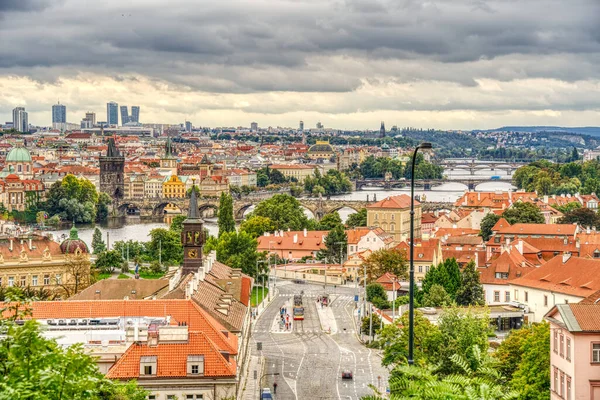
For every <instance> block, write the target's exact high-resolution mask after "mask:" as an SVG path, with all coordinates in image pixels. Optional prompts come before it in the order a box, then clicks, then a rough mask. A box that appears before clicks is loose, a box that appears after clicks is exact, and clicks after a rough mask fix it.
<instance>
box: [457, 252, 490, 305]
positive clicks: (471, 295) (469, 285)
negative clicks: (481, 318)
mask: <svg viewBox="0 0 600 400" xmlns="http://www.w3.org/2000/svg"><path fill="white" fill-rule="evenodd" d="M456 303H457V304H458V305H461V306H480V305H483V304H485V299H484V296H483V285H482V284H481V282H480V281H479V271H477V267H476V266H475V261H473V260H471V261H470V262H469V263H468V264H467V265H466V266H465V267H464V269H463V271H462V274H461V286H460V288H459V289H458V291H457V292H456Z"/></svg>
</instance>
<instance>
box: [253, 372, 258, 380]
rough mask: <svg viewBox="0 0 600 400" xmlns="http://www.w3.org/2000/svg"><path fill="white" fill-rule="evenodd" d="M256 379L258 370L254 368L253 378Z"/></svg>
mask: <svg viewBox="0 0 600 400" xmlns="http://www.w3.org/2000/svg"><path fill="white" fill-rule="evenodd" d="M257 379H258V371H257V370H254V380H257Z"/></svg>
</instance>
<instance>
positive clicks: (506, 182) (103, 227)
mask: <svg viewBox="0 0 600 400" xmlns="http://www.w3.org/2000/svg"><path fill="white" fill-rule="evenodd" d="M445 175H446V176H447V177H448V179H449V180H453V179H462V178H468V177H469V176H471V177H472V175H470V174H469V171H466V170H460V169H455V170H454V171H446V172H445ZM494 175H499V176H501V180H498V181H493V182H486V183H482V184H480V185H478V186H477V188H476V189H477V191H481V192H489V191H508V190H514V189H516V188H515V187H514V186H513V185H511V183H510V178H511V175H508V174H507V171H499V170H495V171H492V170H479V171H476V172H475V177H476V178H481V177H491V176H494ZM465 190H466V186H465V185H463V184H461V183H457V182H456V183H455V182H448V183H444V184H442V185H439V186H435V187H433V188H432V190H428V191H424V190H422V189H421V190H415V194H416V195H420V196H421V198H422V199H425V201H434V202H454V201H456V200H457V199H458V198H459V197H460V196H462V194H463V193H464V191H465ZM399 194H410V189H408V188H406V189H395V190H382V189H373V190H369V189H364V190H361V191H357V192H352V193H347V194H344V195H340V196H333V197H332V198H335V199H340V200H366V199H367V195H368V196H369V199H370V200H372V199H373V196H376V197H377V200H381V199H383V198H385V197H388V196H395V195H399ZM252 208H253V207H250V209H248V211H246V213H248V212H251V211H252ZM352 213H354V210H352V209H350V208H343V209H341V210H340V211H339V214H340V217H341V218H342V220H343V221H345V220H346V218H348V216H349V215H350V214H352ZM305 214H306V215H307V216H308V217H309V218H313V215H312V213H311V212H310V211H308V210H305ZM171 218H172V216H166V217H164V219H163V218H161V217H158V219H154V220H142V219H140V218H139V217H123V218H119V219H112V220H111V221H109V222H107V223H102V224H98V225H96V226H97V227H98V228H99V229H100V231H102V237H103V238H104V240H105V241H106V234H107V233H108V235H109V238H110V243H114V242H115V241H119V240H129V239H131V240H137V241H147V240H148V235H149V233H150V231H151V230H152V229H154V228H166V227H168V223H170V219H171ZM205 226H206V228H207V229H208V231H209V232H210V234H211V235H216V234H217V233H218V231H219V230H218V227H217V221H216V218H205ZM77 228H78V230H79V237H80V238H81V239H82V240H84V241H85V242H86V243H87V244H88V245H90V244H91V243H92V235H93V233H94V228H95V226H93V225H89V224H88V225H81V226H77ZM51 233H53V234H54V237H55V238H60V237H61V236H62V235H65V237H66V236H68V235H69V229H61V230H56V231H51Z"/></svg>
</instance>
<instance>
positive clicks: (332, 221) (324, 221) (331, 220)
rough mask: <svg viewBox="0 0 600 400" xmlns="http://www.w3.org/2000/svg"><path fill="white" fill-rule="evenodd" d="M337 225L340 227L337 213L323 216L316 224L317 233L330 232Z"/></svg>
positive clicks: (340, 222)
mask: <svg viewBox="0 0 600 400" xmlns="http://www.w3.org/2000/svg"><path fill="white" fill-rule="evenodd" d="M338 225H342V218H341V217H340V214H338V212H337V211H334V212H332V213H329V214H325V216H324V217H323V218H321V220H320V221H319V222H318V224H317V230H318V231H330V230H332V229H333V228H335V227H336V226H338Z"/></svg>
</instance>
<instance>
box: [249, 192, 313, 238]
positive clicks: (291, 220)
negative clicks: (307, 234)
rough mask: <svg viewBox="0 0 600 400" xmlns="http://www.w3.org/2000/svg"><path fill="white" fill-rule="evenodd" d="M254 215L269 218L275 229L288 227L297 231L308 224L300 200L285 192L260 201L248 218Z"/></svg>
mask: <svg viewBox="0 0 600 400" xmlns="http://www.w3.org/2000/svg"><path fill="white" fill-rule="evenodd" d="M254 216H259V217H266V218H269V219H271V221H273V224H274V225H275V229H276V230H280V229H281V230H287V229H288V228H289V229H292V230H295V231H298V230H301V229H304V228H307V227H308V226H309V222H308V218H307V217H306V215H304V210H303V209H302V207H301V206H300V202H299V201H298V200H296V199H295V198H294V197H292V196H290V195H287V194H276V195H274V196H273V197H271V198H270V199H267V200H263V201H261V202H260V203H258V204H257V205H256V208H255V209H254V211H253V212H252V213H250V215H249V216H248V219H249V218H251V217H254Z"/></svg>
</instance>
